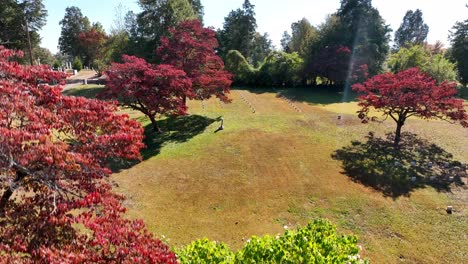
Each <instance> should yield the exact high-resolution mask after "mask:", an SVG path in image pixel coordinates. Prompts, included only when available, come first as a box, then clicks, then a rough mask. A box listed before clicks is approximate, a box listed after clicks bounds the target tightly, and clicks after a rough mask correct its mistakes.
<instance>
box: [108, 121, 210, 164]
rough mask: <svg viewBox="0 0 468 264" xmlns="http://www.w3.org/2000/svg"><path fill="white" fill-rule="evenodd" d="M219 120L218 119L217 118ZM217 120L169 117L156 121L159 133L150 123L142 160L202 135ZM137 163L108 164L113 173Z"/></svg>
mask: <svg viewBox="0 0 468 264" xmlns="http://www.w3.org/2000/svg"><path fill="white" fill-rule="evenodd" d="M218 119H219V118H218ZM218 119H212V118H209V117H205V116H200V115H186V116H179V117H169V118H166V119H163V120H159V121H158V127H159V128H160V129H161V130H162V132H161V133H157V132H155V131H154V129H153V126H152V124H151V123H149V124H148V125H146V126H145V139H144V143H145V145H146V148H144V149H142V150H141V156H142V158H143V160H147V159H149V158H151V157H153V156H156V155H158V154H159V153H160V151H161V148H162V147H164V145H165V144H167V143H170V142H177V143H182V142H186V141H188V140H190V139H191V138H193V137H195V136H196V135H198V134H200V133H202V132H203V131H204V130H205V129H206V127H208V126H209V125H211V124H212V123H213V122H215V121H218ZM136 163H138V162H137V161H126V160H113V161H111V162H110V165H111V169H112V171H113V172H118V171H120V170H122V169H128V168H130V167H132V166H133V165H135V164H136Z"/></svg>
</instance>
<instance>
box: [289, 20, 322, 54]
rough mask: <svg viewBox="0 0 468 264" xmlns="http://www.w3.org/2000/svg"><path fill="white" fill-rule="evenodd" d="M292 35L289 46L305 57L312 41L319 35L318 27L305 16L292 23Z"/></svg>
mask: <svg viewBox="0 0 468 264" xmlns="http://www.w3.org/2000/svg"><path fill="white" fill-rule="evenodd" d="M291 30H292V36H291V42H290V44H289V48H290V49H291V51H292V52H297V53H298V54H299V56H301V57H302V58H305V57H306V55H307V53H308V50H309V48H310V45H311V44H312V41H313V40H314V39H315V38H317V37H318V32H317V29H316V28H315V27H314V26H312V25H311V24H310V22H309V20H307V19H306V18H303V19H301V20H299V21H297V22H295V23H292V25H291Z"/></svg>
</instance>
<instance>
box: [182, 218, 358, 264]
mask: <svg viewBox="0 0 468 264" xmlns="http://www.w3.org/2000/svg"><path fill="white" fill-rule="evenodd" d="M358 253H359V246H358V245H357V237H356V236H354V235H349V236H347V235H340V234H337V232H336V227H335V226H334V225H332V224H331V223H330V222H328V221H326V220H321V219H318V220H315V221H314V222H312V223H309V224H308V225H307V226H305V227H299V228H297V229H296V230H286V231H285V233H284V234H283V235H278V236H276V237H273V236H269V235H266V236H263V237H256V236H253V237H252V238H251V239H250V240H248V241H247V243H246V244H245V245H244V247H243V248H242V249H240V250H239V251H238V252H236V253H234V252H232V251H231V250H230V249H229V248H228V246H226V245H225V244H223V243H216V242H213V241H210V240H208V239H206V238H205V239H201V240H196V241H194V242H192V243H191V244H190V245H188V246H186V247H184V248H182V249H181V250H179V251H177V256H178V258H179V261H180V262H181V263H226V264H227V263H235V264H238V263H239V264H240V263H291V264H296V263H367V261H366V260H362V259H361V257H360V256H359V254H358Z"/></svg>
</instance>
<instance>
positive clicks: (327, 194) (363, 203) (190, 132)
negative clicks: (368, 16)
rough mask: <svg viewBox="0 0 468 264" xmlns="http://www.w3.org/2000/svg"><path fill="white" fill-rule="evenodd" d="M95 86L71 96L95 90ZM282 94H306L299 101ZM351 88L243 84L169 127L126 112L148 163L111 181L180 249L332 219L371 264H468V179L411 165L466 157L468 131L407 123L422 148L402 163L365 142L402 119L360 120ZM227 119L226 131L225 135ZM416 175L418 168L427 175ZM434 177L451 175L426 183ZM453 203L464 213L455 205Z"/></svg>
mask: <svg viewBox="0 0 468 264" xmlns="http://www.w3.org/2000/svg"><path fill="white" fill-rule="evenodd" d="M93 89H94V88H93V87H84V88H83V89H81V90H80V88H77V89H74V90H70V91H68V92H67V93H68V94H71V95H84V96H89V95H93V94H95V91H93ZM94 90H95V89H94ZM278 92H281V94H282V95H283V96H285V97H287V98H290V99H295V100H297V101H296V102H295V103H294V104H295V106H296V108H294V107H293V106H291V105H290V104H289V103H288V102H287V101H286V100H285V99H283V98H280V97H278V96H277V95H278V94H277V93H278ZM347 96H348V95H347ZM349 96H350V97H348V98H347V99H346V100H341V99H342V98H343V95H342V94H336V93H330V96H329V98H326V96H324V95H323V94H320V95H319V94H317V93H315V92H314V91H311V92H310V93H308V92H307V90H304V89H302V90H300V91H299V92H298V93H297V95H296V94H294V92H293V91H292V90H286V91H285V90H283V91H276V90H270V89H263V90H255V89H254V90H242V89H237V90H233V91H232V93H231V98H232V99H233V101H232V103H231V104H222V103H219V102H218V101H217V100H214V99H213V100H209V101H205V102H200V101H191V102H189V108H190V116H185V117H180V118H176V119H166V120H162V121H160V124H161V127H162V128H163V129H164V133H163V134H161V135H155V134H153V133H152V132H150V129H149V126H148V125H149V122H148V120H147V119H145V118H142V117H141V116H140V115H139V114H138V113H137V112H134V111H128V112H129V113H130V114H131V116H132V117H134V118H138V119H139V120H140V121H141V122H142V123H143V125H145V126H147V129H146V131H147V132H146V144H147V146H149V148H148V149H146V150H144V151H143V157H144V161H142V162H141V163H139V164H136V165H134V166H132V167H131V168H128V169H123V170H120V171H119V172H117V173H114V174H113V176H112V179H113V180H114V181H115V182H116V183H117V184H118V186H119V187H118V188H117V191H118V192H121V193H123V194H125V195H126V196H127V198H128V200H127V201H126V206H127V207H128V208H129V211H128V212H129V216H130V217H136V218H142V219H144V221H145V222H146V224H147V225H148V226H149V228H150V230H151V231H153V232H154V233H155V234H156V235H157V236H159V237H161V236H162V235H164V236H165V237H166V240H167V242H168V243H169V245H171V246H173V247H177V246H181V245H184V244H187V243H189V242H190V241H191V240H194V239H197V238H202V237H208V238H210V239H213V240H218V241H224V242H226V243H227V244H229V245H230V246H232V247H234V248H238V247H240V246H241V245H242V244H243V243H245V240H246V239H247V238H248V237H250V236H251V235H262V234H267V233H268V234H276V233H279V232H282V230H283V226H284V225H288V226H292V227H294V226H296V225H304V224H305V223H307V222H308V221H310V220H312V219H314V218H317V217H323V218H327V219H329V220H331V221H332V222H333V223H335V224H336V225H337V226H338V227H339V229H340V230H341V231H343V232H345V233H348V232H349V233H350V232H352V233H355V234H357V235H358V236H359V238H360V244H361V245H362V247H363V255H364V256H365V257H367V258H369V259H370V260H371V262H373V263H400V262H407V263H463V262H466V260H467V259H468V243H467V234H468V191H467V189H466V185H463V182H461V181H455V183H453V184H448V182H446V181H445V180H444V179H445V178H444V177H445V176H446V174H447V171H443V170H441V169H440V168H439V169H435V168H434V169H433V170H432V169H427V168H421V170H418V171H415V172H413V171H410V170H409V169H408V167H407V165H408V164H407V162H408V161H411V160H412V159H416V160H417V161H418V162H420V163H425V162H427V161H428V160H431V159H436V160H434V162H438V161H442V160H443V161H448V162H450V163H451V164H458V163H457V162H463V163H467V162H468V140H467V138H468V130H467V129H464V128H462V127H461V126H457V125H452V124H448V123H445V122H439V121H430V122H427V121H422V120H418V119H411V120H409V121H408V124H407V125H405V126H404V127H403V130H404V131H406V132H410V133H412V135H413V136H414V135H416V136H415V138H409V137H408V139H411V140H408V141H411V142H408V144H411V146H412V147H413V148H412V149H411V150H409V149H408V151H407V152H404V153H403V152H402V154H401V155H403V154H404V157H402V158H401V159H400V161H401V162H402V163H404V165H405V166H406V167H405V168H401V169H399V168H395V167H394V162H395V158H396V157H395V155H393V156H392V155H391V154H388V153H387V152H385V149H383V148H381V147H380V146H381V144H380V143H379V141H375V140H374V141H373V140H369V141H368V139H367V138H366V136H367V135H368V132H369V131H373V132H375V138H378V137H383V136H384V135H385V133H388V132H392V131H393V129H394V124H393V123H392V122H391V121H386V122H385V123H382V124H367V125H364V124H361V123H360V121H359V120H358V118H357V117H356V116H355V114H354V113H355V111H356V109H357V105H356V102H353V99H352V97H351V95H349ZM242 97H243V98H245V100H246V101H248V102H250V104H251V105H252V106H253V107H254V108H255V113H252V109H251V108H250V107H249V105H248V104H247V103H246V102H245V101H244V99H242ZM316 97H317V98H316ZM340 98H341V99H340ZM343 102H344V103H343ZM126 111H127V110H126ZM338 115H340V116H341V117H342V118H341V119H338V118H337V116H338ZM220 117H223V118H224V120H225V130H223V131H220V132H217V133H215V131H216V129H217V128H218V126H219V124H220V123H219V118H220ZM352 141H355V142H354V143H353V144H351V142H352ZM419 141H421V142H419ZM376 142H377V143H376ZM432 143H433V144H436V145H437V146H438V147H440V149H439V148H436V147H435V146H432V145H431V144H432ZM418 144H419V145H418ZM382 146H383V145H382ZM427 149H431V151H424V150H427ZM379 151H380V152H379ZM355 153H358V154H360V155H356V154H355ZM379 153H382V154H381V155H380V154H379ZM361 154H362V155H361ZM387 154H388V155H387ZM408 173H418V174H417V176H418V182H416V183H412V182H411V181H410V180H409V177H408V176H407V175H406V174H408ZM373 175H375V178H372V176H373ZM434 175H436V176H437V177H438V178H440V179H441V180H440V181H438V182H437V183H432V182H428V177H430V176H434ZM364 176H365V177H364ZM369 177H370V178H369ZM465 179H466V178H463V179H461V180H465ZM447 205H452V206H453V207H454V209H455V212H454V214H452V215H448V214H447V213H446V212H445V208H446V207H447Z"/></svg>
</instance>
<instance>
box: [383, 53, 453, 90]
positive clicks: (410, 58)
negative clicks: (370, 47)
mask: <svg viewBox="0 0 468 264" xmlns="http://www.w3.org/2000/svg"><path fill="white" fill-rule="evenodd" d="M388 66H389V67H390V69H391V71H392V72H394V73H397V72H399V71H403V70H406V69H408V68H412V67H417V68H419V69H420V70H421V71H423V72H425V73H427V74H429V75H431V76H432V78H434V79H435V80H436V81H437V82H438V83H441V82H443V81H456V79H457V68H456V65H455V64H454V63H452V62H450V61H449V60H447V59H446V58H445V57H444V56H443V55H442V54H432V53H431V51H430V50H429V49H428V48H425V47H423V46H419V45H414V46H412V47H410V48H401V49H400V50H399V51H398V52H397V53H394V54H392V55H391V56H390V58H389V60H388Z"/></svg>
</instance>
